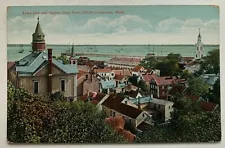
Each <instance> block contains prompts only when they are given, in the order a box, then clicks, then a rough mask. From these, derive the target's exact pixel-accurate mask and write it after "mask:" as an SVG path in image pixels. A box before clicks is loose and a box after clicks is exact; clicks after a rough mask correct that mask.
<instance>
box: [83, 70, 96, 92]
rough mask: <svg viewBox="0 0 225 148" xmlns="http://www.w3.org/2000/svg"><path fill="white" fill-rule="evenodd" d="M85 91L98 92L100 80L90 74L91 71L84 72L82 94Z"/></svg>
mask: <svg viewBox="0 0 225 148" xmlns="http://www.w3.org/2000/svg"><path fill="white" fill-rule="evenodd" d="M87 91H90V92H100V81H99V80H98V79H97V78H96V76H95V75H93V74H92V72H89V73H86V75H85V80H84V82H83V95H84V94H85V93H86V92H87Z"/></svg>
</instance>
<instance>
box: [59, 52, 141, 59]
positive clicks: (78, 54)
mask: <svg viewBox="0 0 225 148" xmlns="http://www.w3.org/2000/svg"><path fill="white" fill-rule="evenodd" d="M62 55H67V56H71V53H62ZM75 56H89V57H112V58H113V57H134V58H144V57H145V56H131V55H121V54H106V53H84V52H82V53H76V54H75Z"/></svg>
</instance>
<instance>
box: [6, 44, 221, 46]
mask: <svg viewBox="0 0 225 148" xmlns="http://www.w3.org/2000/svg"><path fill="white" fill-rule="evenodd" d="M19 45H24V46H31V44H7V46H19ZM46 45H47V46H71V45H68V44H46ZM148 45H149V46H194V45H195V44H115V45H114V44H105V45H99V44H96V45H94V44H77V45H74V46H148ZM204 46H220V45H219V44H204Z"/></svg>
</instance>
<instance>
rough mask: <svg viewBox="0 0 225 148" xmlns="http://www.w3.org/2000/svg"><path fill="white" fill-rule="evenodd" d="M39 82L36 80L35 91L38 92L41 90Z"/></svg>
mask: <svg viewBox="0 0 225 148" xmlns="http://www.w3.org/2000/svg"><path fill="white" fill-rule="evenodd" d="M38 85H39V83H38V81H34V93H35V94H37V93H38V92H39V87H38Z"/></svg>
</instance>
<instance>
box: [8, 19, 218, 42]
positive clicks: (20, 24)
mask: <svg viewBox="0 0 225 148" xmlns="http://www.w3.org/2000/svg"><path fill="white" fill-rule="evenodd" d="M36 22H37V20H36V19H35V18H34V17H32V18H26V19H24V18H22V17H15V18H12V19H9V20H8V43H29V42H30V41H31V40H32V38H31V37H32V33H33V32H34V29H35V27H36ZM40 22H41V27H42V30H43V32H44V33H45V35H46V43H49V44H68V43H70V42H74V43H75V44H147V43H152V44H182V43H184V44H190V43H191V44H194V43H195V42H196V37H197V34H198V28H201V32H202V35H203V42H204V43H207V44H218V43H219V28H218V27H219V21H218V20H210V21H202V20H201V19H187V20H179V19H177V18H170V19H166V20H163V21H161V22H159V23H158V25H157V28H156V30H157V31H156V32H153V31H151V30H152V25H151V23H150V22H149V21H147V20H144V19H142V18H141V17H139V16H136V15H124V16H121V17H118V18H115V19H109V18H108V17H97V18H93V19H90V20H88V21H87V22H85V23H84V24H82V25H80V24H79V25H78V24H76V22H75V23H74V22H72V21H71V19H70V18H69V16H67V15H43V16H40ZM46 22H47V23H46Z"/></svg>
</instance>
